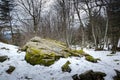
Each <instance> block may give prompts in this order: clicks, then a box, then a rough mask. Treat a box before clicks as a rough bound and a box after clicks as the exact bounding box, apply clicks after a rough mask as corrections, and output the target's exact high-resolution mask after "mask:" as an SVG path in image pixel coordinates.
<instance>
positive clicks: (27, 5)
mask: <svg viewBox="0 0 120 80" xmlns="http://www.w3.org/2000/svg"><path fill="white" fill-rule="evenodd" d="M18 1H19V5H20V6H21V7H22V8H23V9H24V10H25V12H26V13H27V14H28V15H29V16H30V18H32V20H33V27H34V34H35V35H37V34H38V25H39V23H40V21H41V12H42V8H43V4H44V3H45V2H44V1H43V0H18Z"/></svg>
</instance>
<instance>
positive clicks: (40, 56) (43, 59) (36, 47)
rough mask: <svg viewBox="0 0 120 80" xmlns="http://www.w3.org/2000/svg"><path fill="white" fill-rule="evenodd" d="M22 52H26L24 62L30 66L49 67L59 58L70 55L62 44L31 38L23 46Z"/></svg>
mask: <svg viewBox="0 0 120 80" xmlns="http://www.w3.org/2000/svg"><path fill="white" fill-rule="evenodd" d="M22 50H24V51H26V56H25V60H26V61H27V62H28V63H30V64H32V65H36V64H42V65H45V66H50V65H51V64H53V63H54V62H55V61H56V60H58V59H59V58H60V57H68V56H70V55H71V53H70V51H69V49H67V48H66V46H65V44H64V43H62V42H59V41H56V40H50V39H42V38H40V37H34V38H32V39H31V40H30V41H29V42H27V43H26V44H25V45H24V47H23V48H22ZM66 50H67V51H66Z"/></svg>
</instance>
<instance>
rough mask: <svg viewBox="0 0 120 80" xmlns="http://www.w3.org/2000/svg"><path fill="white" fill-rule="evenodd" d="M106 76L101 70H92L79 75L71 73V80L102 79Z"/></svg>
mask: <svg viewBox="0 0 120 80" xmlns="http://www.w3.org/2000/svg"><path fill="white" fill-rule="evenodd" d="M105 76H106V74H105V73H103V72H94V71H92V70H89V71H86V72H84V73H82V74H80V75H79V76H78V75H77V74H75V75H73V76H72V78H73V80H104V77H105Z"/></svg>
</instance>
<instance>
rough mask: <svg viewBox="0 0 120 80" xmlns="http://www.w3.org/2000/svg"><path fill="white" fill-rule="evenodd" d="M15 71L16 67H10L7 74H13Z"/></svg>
mask: <svg viewBox="0 0 120 80" xmlns="http://www.w3.org/2000/svg"><path fill="white" fill-rule="evenodd" d="M14 70H15V67H14V66H9V69H8V70H6V72H7V73H8V74H11V73H12V72H13V71H14Z"/></svg>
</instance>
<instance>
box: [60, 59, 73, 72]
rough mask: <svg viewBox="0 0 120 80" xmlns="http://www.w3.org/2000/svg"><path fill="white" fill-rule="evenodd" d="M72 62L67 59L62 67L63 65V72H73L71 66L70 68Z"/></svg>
mask: <svg viewBox="0 0 120 80" xmlns="http://www.w3.org/2000/svg"><path fill="white" fill-rule="evenodd" d="M70 64H71V63H70V62H69V61H67V62H66V63H65V64H64V65H63V66H62V67H61V69H62V71H63V72H69V73H70V72H71V68H70V66H69V65H70Z"/></svg>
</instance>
